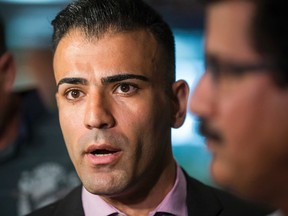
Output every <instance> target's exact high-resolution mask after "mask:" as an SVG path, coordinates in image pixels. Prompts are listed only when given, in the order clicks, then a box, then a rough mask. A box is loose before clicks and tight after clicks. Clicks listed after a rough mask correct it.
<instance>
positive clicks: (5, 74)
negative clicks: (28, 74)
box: [0, 52, 16, 92]
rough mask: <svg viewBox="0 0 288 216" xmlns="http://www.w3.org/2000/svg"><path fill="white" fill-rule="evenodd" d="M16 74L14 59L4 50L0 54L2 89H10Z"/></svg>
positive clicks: (8, 90)
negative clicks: (0, 54)
mask: <svg viewBox="0 0 288 216" xmlns="http://www.w3.org/2000/svg"><path fill="white" fill-rule="evenodd" d="M15 76H16V67H15V61H14V58H13V56H12V54H11V53H9V52H6V53H4V54H3V55H2V56H0V77H1V82H2V83H1V85H2V86H3V89H4V91H7V92H10V91H11V90H12V87H13V84H14V80H15Z"/></svg>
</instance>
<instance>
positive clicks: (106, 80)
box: [101, 74, 149, 84]
mask: <svg viewBox="0 0 288 216" xmlns="http://www.w3.org/2000/svg"><path fill="white" fill-rule="evenodd" d="M128 79H138V80H142V81H145V82H148V81H149V79H148V78H147V77H146V76H142V75H136V74H117V75H114V76H108V77H105V78H102V79H101V82H102V83H103V84H107V83H113V82H119V81H123V80H128Z"/></svg>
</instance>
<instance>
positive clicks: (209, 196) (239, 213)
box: [185, 173, 272, 216]
mask: <svg viewBox="0 0 288 216" xmlns="http://www.w3.org/2000/svg"><path fill="white" fill-rule="evenodd" d="M185 175H186V180H187V206H188V211H189V212H193V213H194V212H197V213H198V214H199V215H200V212H201V215H207V216H208V215H209V216H210V215H219V216H231V215H233V216H243V215H253V216H265V215H267V214H268V213H270V212H272V210H271V209H268V208H266V207H263V206H260V205H258V204H255V203H251V202H248V201H246V200H243V199H240V198H238V197H236V196H234V195H233V194H230V193H228V192H226V191H223V190H221V189H217V188H214V187H211V186H208V185H205V184H203V183H202V182H200V181H198V180H196V179H194V178H192V177H190V176H188V175H187V173H185ZM207 206H209V209H208V208H207ZM203 212H205V213H204V214H202V213H203Z"/></svg>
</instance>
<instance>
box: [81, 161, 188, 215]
mask: <svg viewBox="0 0 288 216" xmlns="http://www.w3.org/2000/svg"><path fill="white" fill-rule="evenodd" d="M186 188H187V183H186V179H185V176H184V173H183V171H182V170H181V168H180V166H179V165H178V164H177V175H176V181H175V183H174V186H173V188H172V189H171V191H170V192H169V193H168V194H167V195H166V197H165V198H164V199H163V201H162V202H161V203H160V204H159V205H158V206H157V207H156V208H155V209H154V210H153V211H152V212H150V213H149V216H153V215H154V214H155V213H156V212H166V213H170V214H173V215H175V216H187V215H188V213H187V206H186V194H187V189H186ZM82 203H83V209H84V212H85V215H86V216H94V215H98V216H107V215H111V214H113V213H117V212H118V213H121V214H123V213H122V212H120V211H119V210H117V209H116V208H115V207H113V206H112V205H110V204H108V203H107V202H105V201H104V200H103V199H102V198H101V197H100V196H98V195H94V194H91V193H89V192H88V191H87V190H86V189H85V188H84V187H83V190H82ZM123 215H125V214H123Z"/></svg>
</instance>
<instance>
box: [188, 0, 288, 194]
mask: <svg viewBox="0 0 288 216" xmlns="http://www.w3.org/2000/svg"><path fill="white" fill-rule="evenodd" d="M253 9H254V8H253V4H252V3H251V2H250V3H249V2H248V1H224V2H221V3H218V4H213V5H211V6H209V7H208V9H207V35H206V58H207V59H206V60H207V71H206V72H205V74H204V75H203V77H202V79H201V80H200V82H199V84H198V86H197V87H196V89H195V92H194V94H193V95H192V98H191V103H190V110H191V111H192V112H193V113H195V114H196V115H198V116H199V117H200V119H201V118H202V119H205V124H204V125H202V131H203V133H204V135H206V138H207V140H206V141H207V146H208V148H209V149H210V150H211V152H212V162H211V173H212V176H213V178H214V179H215V181H216V182H217V183H219V184H220V185H222V186H225V187H228V188H229V189H232V190H235V191H236V192H238V193H241V194H242V195H244V196H247V197H251V198H257V199H258V198H259V197H262V198H263V199H269V198H268V196H270V198H271V196H272V197H273V196H274V195H275V194H277V193H278V195H279V194H281V193H282V192H283V186H284V185H285V186H286V185H287V180H288V172H287V165H288V145H287V144H288V112H287V108H288V90H287V89H280V88H278V87H277V86H276V85H275V84H274V82H273V80H272V79H271V77H270V76H269V74H268V73H271V71H269V70H265V67H261V66H259V65H263V64H265V62H263V60H262V59H261V57H260V56H259V55H258V54H257V53H256V52H255V51H254V50H253V48H252V47H251V43H250V41H249V28H250V20H251V18H252V14H253V12H254V11H253ZM215 65H216V67H215ZM233 65H234V66H235V65H238V66H239V65H242V66H243V65H246V66H247V65H250V66H251V65H254V66H255V65H258V66H256V67H254V69H251V68H253V67H250V66H248V67H247V68H249V67H250V69H249V70H248V69H247V70H242V72H241V71H240V72H239V71H237V70H235V67H234V66H233ZM257 67H258V69H257ZM215 68H216V71H215ZM238 68H239V67H238ZM255 68H256V69H255ZM217 70H218V71H217ZM278 186H279V187H278ZM286 193H287V192H286Z"/></svg>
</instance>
